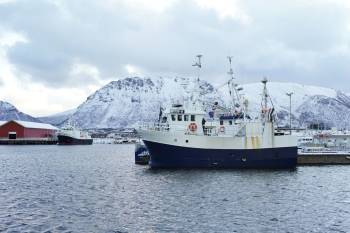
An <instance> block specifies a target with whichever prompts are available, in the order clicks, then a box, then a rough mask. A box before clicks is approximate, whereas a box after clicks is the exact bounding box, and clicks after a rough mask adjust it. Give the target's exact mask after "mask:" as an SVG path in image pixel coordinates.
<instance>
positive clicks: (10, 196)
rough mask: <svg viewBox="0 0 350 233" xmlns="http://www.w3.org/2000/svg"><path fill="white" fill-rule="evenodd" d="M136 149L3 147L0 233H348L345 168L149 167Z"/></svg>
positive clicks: (348, 171)
mask: <svg viewBox="0 0 350 233" xmlns="http://www.w3.org/2000/svg"><path fill="white" fill-rule="evenodd" d="M133 148H134V147H133V146H132V145H93V146H73V147H69V146H67V147H65V146H2V147H0V232H350V213H349V211H350V183H349V178H350V166H324V167H299V168H297V169H296V170H294V171H264V170H150V169H148V167H146V166H139V165H135V164H134V158H133V151H134V149H133Z"/></svg>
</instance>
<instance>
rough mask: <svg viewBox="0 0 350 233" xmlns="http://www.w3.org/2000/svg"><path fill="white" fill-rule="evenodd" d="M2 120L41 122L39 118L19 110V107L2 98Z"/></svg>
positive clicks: (0, 107)
mask: <svg viewBox="0 0 350 233" xmlns="http://www.w3.org/2000/svg"><path fill="white" fill-rule="evenodd" d="M0 120H1V121H8V120H22V121H32V122H40V121H39V120H38V119H36V118H34V117H32V116H30V115H28V114H25V113H23V112H20V111H18V110H17V108H16V107H15V106H13V105H12V104H10V103H8V102H5V101H1V100H0Z"/></svg>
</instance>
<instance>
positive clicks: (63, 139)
mask: <svg viewBox="0 0 350 233" xmlns="http://www.w3.org/2000/svg"><path fill="white" fill-rule="evenodd" d="M57 139H58V144H59V145H92V142H93V139H92V138H89V139H78V138H73V137H69V136H65V135H58V136H57Z"/></svg>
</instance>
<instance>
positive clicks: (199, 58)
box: [191, 54, 203, 105]
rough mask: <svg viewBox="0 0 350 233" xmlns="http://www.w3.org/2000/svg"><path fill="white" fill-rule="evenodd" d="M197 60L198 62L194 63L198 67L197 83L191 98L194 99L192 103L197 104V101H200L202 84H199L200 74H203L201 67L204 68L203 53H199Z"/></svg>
mask: <svg viewBox="0 0 350 233" xmlns="http://www.w3.org/2000/svg"><path fill="white" fill-rule="evenodd" d="M196 57H197V61H196V63H194V64H193V65H192V66H195V67H197V80H196V81H197V83H196V84H197V85H196V86H195V87H194V90H193V92H192V95H191V100H192V104H193V105H195V104H196V102H197V101H198V99H199V95H200V84H199V78H200V74H201V69H202V60H201V59H202V57H203V55H201V54H198V55H197V56H196Z"/></svg>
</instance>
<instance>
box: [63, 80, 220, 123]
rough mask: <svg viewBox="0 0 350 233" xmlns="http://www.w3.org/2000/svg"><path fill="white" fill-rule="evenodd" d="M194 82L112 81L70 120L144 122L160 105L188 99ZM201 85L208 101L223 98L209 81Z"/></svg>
mask: <svg viewBox="0 0 350 233" xmlns="http://www.w3.org/2000/svg"><path fill="white" fill-rule="evenodd" d="M195 83H196V82H193V81H192V80H188V79H185V78H173V79H167V78H161V77H160V78H139V77H133V78H125V79H122V80H118V81H112V82H110V83H109V84H107V85H106V86H104V87H102V88H101V89H100V90H98V91H96V92H95V93H94V94H93V95H91V96H89V97H88V98H87V100H86V101H85V102H84V103H82V104H81V105H80V106H79V107H78V108H77V110H76V112H75V113H74V114H73V115H72V116H71V117H70V119H69V120H70V121H71V122H74V123H75V124H77V125H79V126H80V127H82V128H94V127H97V128H114V127H127V126H128V127H132V126H136V124H137V123H138V122H141V121H154V120H155V119H157V118H158V114H159V108H160V106H166V105H167V104H168V103H170V102H172V101H181V100H182V99H183V98H186V96H189V92H190V91H191V90H192V89H193V88H194V85H195ZM186 84H188V85H186ZM200 88H201V90H202V92H205V93H207V95H205V96H202V98H205V99H206V100H207V101H210V102H213V101H214V100H216V99H220V95H219V93H218V92H217V91H216V90H215V89H214V88H213V86H212V85H210V84H209V83H207V82H205V81H200Z"/></svg>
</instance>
